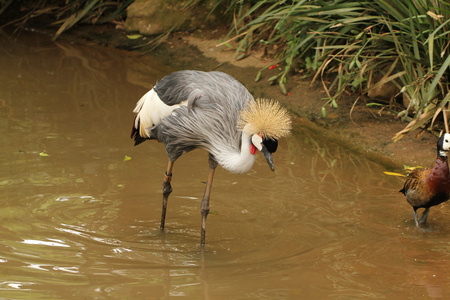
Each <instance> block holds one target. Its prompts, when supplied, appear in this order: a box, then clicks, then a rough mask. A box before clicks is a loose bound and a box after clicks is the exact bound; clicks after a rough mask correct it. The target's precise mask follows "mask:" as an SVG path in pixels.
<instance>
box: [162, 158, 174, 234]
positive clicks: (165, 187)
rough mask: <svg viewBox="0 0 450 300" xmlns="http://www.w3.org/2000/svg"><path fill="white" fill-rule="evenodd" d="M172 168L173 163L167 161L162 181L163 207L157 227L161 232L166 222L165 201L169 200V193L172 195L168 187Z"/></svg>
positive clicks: (170, 186) (170, 187) (169, 186)
mask: <svg viewBox="0 0 450 300" xmlns="http://www.w3.org/2000/svg"><path fill="white" fill-rule="evenodd" d="M172 168H173V162H172V161H169V164H168V165H167V170H166V172H165V173H164V181H163V207H162V214H161V226H160V227H159V228H160V229H161V230H163V229H164V224H165V222H166V210H167V201H168V200H169V195H170V193H172V185H170V181H171V180H172Z"/></svg>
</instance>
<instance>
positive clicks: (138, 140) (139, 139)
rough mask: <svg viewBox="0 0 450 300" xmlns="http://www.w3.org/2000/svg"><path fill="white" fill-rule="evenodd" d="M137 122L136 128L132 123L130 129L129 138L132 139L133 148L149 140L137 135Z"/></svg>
mask: <svg viewBox="0 0 450 300" xmlns="http://www.w3.org/2000/svg"><path fill="white" fill-rule="evenodd" d="M136 119H137V116H136ZM139 125H140V124H139V121H138V126H135V125H134V123H133V127H132V128H131V136H130V137H131V138H132V139H134V145H135V146H137V145H139V144H140V143H142V142H145V141H146V140H148V139H149V138H145V137H142V136H141V135H140V134H139V130H138V129H137V128H139Z"/></svg>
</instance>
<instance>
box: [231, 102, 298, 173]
mask: <svg viewBox="0 0 450 300" xmlns="http://www.w3.org/2000/svg"><path fill="white" fill-rule="evenodd" d="M238 127H239V128H240V129H241V130H242V131H245V132H246V133H248V134H249V135H251V146H250V152H251V153H252V154H256V152H257V150H259V151H260V152H261V153H262V154H263V155H264V157H265V158H266V160H267V163H268V164H269V167H270V169H272V171H273V170H274V163H273V158H272V153H274V152H275V151H276V150H277V148H278V139H279V138H281V137H283V136H286V135H288V134H289V132H290V130H291V127H292V125H291V118H290V116H289V114H288V112H287V110H286V109H285V108H283V107H282V106H281V105H280V103H278V102H275V101H273V100H267V99H257V100H256V101H250V102H249V104H248V105H247V106H246V107H244V109H243V110H242V111H241V115H240V121H239V124H238Z"/></svg>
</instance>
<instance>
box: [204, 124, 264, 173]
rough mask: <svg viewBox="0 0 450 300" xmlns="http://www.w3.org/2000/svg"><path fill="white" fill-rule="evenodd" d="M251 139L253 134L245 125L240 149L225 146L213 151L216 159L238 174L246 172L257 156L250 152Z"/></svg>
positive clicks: (225, 167) (224, 166) (228, 169)
mask: <svg viewBox="0 0 450 300" xmlns="http://www.w3.org/2000/svg"><path fill="white" fill-rule="evenodd" d="M250 140H251V134H250V133H249V132H248V131H246V130H245V127H244V130H243V131H242V135H241V148H240V150H238V149H231V148H226V149H225V148H224V149H217V151H212V152H213V153H212V154H213V156H214V158H215V159H216V161H217V162H218V163H219V164H220V165H221V166H222V167H223V168H224V169H226V170H227V171H229V172H231V173H238V174H241V173H246V172H248V171H249V170H250V169H251V168H252V166H253V164H254V162H255V156H254V155H253V154H251V153H250ZM214 152H216V153H214Z"/></svg>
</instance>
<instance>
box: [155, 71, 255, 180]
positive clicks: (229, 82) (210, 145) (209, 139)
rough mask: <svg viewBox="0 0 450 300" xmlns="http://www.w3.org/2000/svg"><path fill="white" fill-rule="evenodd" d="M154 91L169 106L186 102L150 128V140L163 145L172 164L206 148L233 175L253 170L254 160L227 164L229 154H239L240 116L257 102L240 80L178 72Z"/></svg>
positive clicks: (199, 72)
mask: <svg viewBox="0 0 450 300" xmlns="http://www.w3.org/2000/svg"><path fill="white" fill-rule="evenodd" d="M153 90H154V91H155V92H156V94H157V95H158V97H159V99H160V100H161V101H162V102H164V103H165V104H166V105H169V106H174V105H177V104H180V103H183V102H185V101H187V102H186V105H181V106H180V107H178V108H176V109H174V110H173V111H172V113H171V114H170V115H169V116H167V117H165V118H163V119H162V121H161V123H160V124H156V125H155V124H154V126H153V128H152V129H151V133H150V138H155V139H157V140H159V141H161V142H163V143H164V145H165V147H166V152H167V156H168V158H169V160H170V161H172V162H174V161H175V160H176V159H177V158H178V157H180V156H181V155H182V154H183V153H185V152H189V151H191V150H194V149H196V148H203V149H205V150H206V151H208V152H209V153H210V154H211V155H212V157H213V158H214V159H215V160H216V161H217V162H218V163H219V164H220V165H222V166H223V167H224V168H226V169H227V170H228V171H230V172H232V173H244V172H246V171H248V169H250V168H251V165H253V160H252V158H253V157H250V158H249V160H247V161H246V162H247V163H246V164H244V165H243V164H239V165H237V166H235V167H233V166H234V165H233V164H231V163H227V162H226V160H227V159H229V158H230V154H235V155H239V154H240V146H241V136H242V132H241V131H239V130H237V122H238V120H239V113H240V111H241V110H242V108H243V107H244V106H245V105H246V104H247V103H248V102H249V101H253V100H254V99H253V96H252V95H251V94H250V93H249V92H248V90H247V89H246V88H245V87H244V86H243V85H242V84H241V83H240V82H239V81H237V80H236V79H234V78H233V77H231V76H230V75H228V74H225V73H222V72H201V71H179V72H174V73H172V74H169V75H167V76H165V77H164V78H163V79H162V80H160V81H159V82H158V83H157V84H156V86H155V87H154V88H153ZM223 116H226V118H224V117H223Z"/></svg>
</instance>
